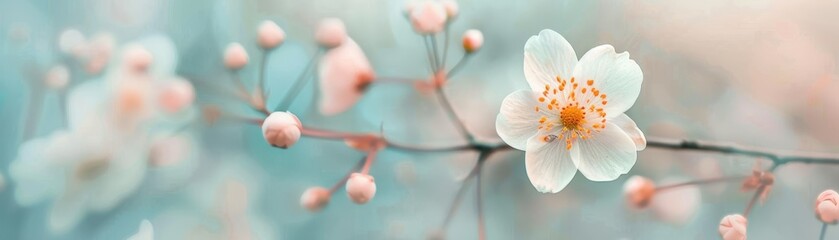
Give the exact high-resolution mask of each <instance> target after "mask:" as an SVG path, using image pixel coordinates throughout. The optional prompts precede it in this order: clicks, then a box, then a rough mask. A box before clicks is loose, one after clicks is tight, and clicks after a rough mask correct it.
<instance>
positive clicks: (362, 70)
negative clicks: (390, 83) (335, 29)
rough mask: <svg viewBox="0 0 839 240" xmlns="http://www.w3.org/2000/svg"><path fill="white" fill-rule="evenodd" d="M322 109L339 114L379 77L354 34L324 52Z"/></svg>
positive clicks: (321, 79) (330, 113) (320, 67)
mask: <svg viewBox="0 0 839 240" xmlns="http://www.w3.org/2000/svg"><path fill="white" fill-rule="evenodd" d="M318 75H319V76H320V84H319V86H320V91H321V97H320V104H319V108H320V112H321V113H323V114H324V115H336V114H339V113H341V112H344V111H346V110H348V109H349V108H351V107H352V106H353V105H354V104H355V103H356V102H358V100H359V99H361V97H362V95H363V94H364V92H365V91H366V90H367V87H368V86H369V85H370V84H371V82H372V81H373V80H374V79H375V78H376V76H375V73H374V72H373V68H372V66H370V62H369V60H367V56H365V55H364V52H363V51H362V50H361V47H359V46H358V44H356V43H355V41H353V40H352V39H351V38H347V39H346V40H345V42H344V43H343V44H341V46H339V47H336V48H333V49H331V50H329V51H327V52H326V54H324V56H323V58H322V59H321V60H320V64H319V65H318Z"/></svg>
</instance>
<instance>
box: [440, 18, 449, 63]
mask: <svg viewBox="0 0 839 240" xmlns="http://www.w3.org/2000/svg"><path fill="white" fill-rule="evenodd" d="M443 34H444V35H443V41H445V43H443V58H442V63H441V64H440V67H443V68H445V67H446V57H448V56H449V24H448V23H446V30H445V32H443Z"/></svg>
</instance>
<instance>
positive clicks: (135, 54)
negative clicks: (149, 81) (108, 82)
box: [122, 45, 154, 73]
mask: <svg viewBox="0 0 839 240" xmlns="http://www.w3.org/2000/svg"><path fill="white" fill-rule="evenodd" d="M153 59H154V57H153V56H152V55H151V52H149V50H147V49H146V48H145V47H143V46H140V45H132V46H130V47H127V48H126V49H125V53H123V56H122V64H123V65H124V66H125V68H126V70H128V71H129V72H131V73H144V72H146V71H148V69H149V66H151V64H152V61H153Z"/></svg>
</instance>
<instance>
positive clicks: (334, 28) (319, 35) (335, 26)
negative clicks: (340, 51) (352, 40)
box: [315, 18, 347, 48]
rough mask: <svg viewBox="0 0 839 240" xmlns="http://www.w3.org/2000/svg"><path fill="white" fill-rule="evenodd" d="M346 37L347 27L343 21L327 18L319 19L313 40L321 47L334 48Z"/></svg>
mask: <svg viewBox="0 0 839 240" xmlns="http://www.w3.org/2000/svg"><path fill="white" fill-rule="evenodd" d="M346 39H347V28H346V27H345V26H344V22H343V21H341V20H340V19H337V18H327V19H323V20H321V21H320V24H318V30H317V32H316V33H315V40H316V41H317V42H318V44H320V45H321V46H323V47H326V48H334V47H337V46H340V45H341V44H342V43H344V40H346Z"/></svg>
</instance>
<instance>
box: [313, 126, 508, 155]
mask: <svg viewBox="0 0 839 240" xmlns="http://www.w3.org/2000/svg"><path fill="white" fill-rule="evenodd" d="M301 134H302V135H303V136H306V137H313V138H321V139H329V140H347V139H354V138H365V137H370V134H361V133H345V132H334V131H330V130H321V129H314V128H308V127H304V128H303V130H302V131H301ZM384 141H385V145H386V146H387V147H388V148H392V149H396V150H403V151H409V152H454V151H465V150H473V149H475V146H474V145H458V146H448V147H434V148H432V147H420V146H411V145H404V144H399V143H395V142H390V141H387V139H384ZM503 146H507V145H506V144H502V145H499V146H496V148H499V149H500V148H503Z"/></svg>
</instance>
